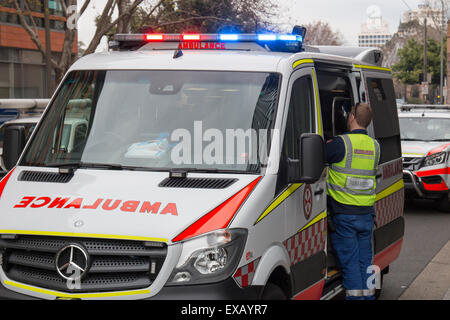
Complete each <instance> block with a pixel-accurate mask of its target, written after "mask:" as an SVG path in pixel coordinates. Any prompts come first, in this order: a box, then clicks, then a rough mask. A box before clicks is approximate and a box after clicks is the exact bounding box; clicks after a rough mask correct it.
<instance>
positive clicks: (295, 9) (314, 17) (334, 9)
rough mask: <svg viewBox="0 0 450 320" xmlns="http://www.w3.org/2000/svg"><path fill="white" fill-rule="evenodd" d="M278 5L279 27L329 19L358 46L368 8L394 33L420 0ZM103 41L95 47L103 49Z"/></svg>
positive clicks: (300, 0)
mask: <svg viewBox="0 0 450 320" xmlns="http://www.w3.org/2000/svg"><path fill="white" fill-rule="evenodd" d="M273 1H274V2H275V3H278V5H279V15H278V17H277V18H276V19H275V20H274V22H275V24H277V25H278V26H279V27H280V28H283V29H285V31H290V30H291V28H292V27H293V24H298V25H302V24H307V23H309V22H314V21H324V22H328V23H329V24H330V26H331V27H332V29H333V30H335V31H340V32H341V34H342V35H343V38H344V44H345V45H351V46H357V45H358V33H359V32H360V28H361V23H363V22H365V21H366V19H367V13H366V11H367V8H368V7H369V6H372V5H376V6H378V7H379V8H380V9H381V14H382V16H383V19H385V20H386V21H388V22H389V26H390V31H391V33H392V34H393V33H395V32H396V30H397V27H398V25H399V22H400V17H401V15H402V13H403V12H404V11H406V10H408V7H407V6H406V5H405V3H404V2H406V3H407V4H408V5H409V7H411V8H412V9H415V8H417V5H418V4H420V3H422V2H423V1H422V0H404V1H402V0H273ZM80 2H82V1H79V3H80ZM91 2H92V3H93V4H90V5H89V8H88V9H87V10H86V12H85V13H84V14H83V16H82V17H81V18H80V20H79V21H78V28H79V40H80V41H83V42H84V43H85V44H86V45H87V44H88V43H89V42H90V39H91V38H92V35H93V33H94V32H95V24H94V19H95V16H96V15H98V14H99V13H100V12H101V10H102V9H103V6H104V4H105V3H106V0H94V1H91ZM105 48H106V41H103V42H102V44H101V45H100V46H99V49H98V51H102V50H105Z"/></svg>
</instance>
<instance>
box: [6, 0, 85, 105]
mask: <svg viewBox="0 0 450 320" xmlns="http://www.w3.org/2000/svg"><path fill="white" fill-rule="evenodd" d="M19 3H20V4H21V5H24V4H23V1H19ZM29 4H30V5H31V8H30V9H31V12H27V11H26V10H25V8H23V10H24V12H25V14H26V17H25V18H26V19H27V21H28V22H29V23H30V24H31V19H30V15H31V16H32V17H33V18H34V19H33V20H34V21H35V23H36V26H37V29H38V34H39V39H40V41H41V43H42V46H43V47H44V48H45V29H44V26H45V24H44V9H43V1H29ZM49 11H50V42H51V50H52V57H53V58H54V59H56V60H58V56H59V55H60V54H61V52H62V48H63V43H64V38H65V29H66V18H65V15H64V14H63V11H62V8H61V5H60V2H59V0H54V1H52V0H50V1H49ZM76 43H77V40H76V39H75V45H74V46H73V54H74V55H75V54H77V45H76ZM53 87H54V84H53ZM45 91H46V76H45V59H44V58H43V56H42V54H41V53H40V52H39V51H38V48H37V46H36V44H35V43H34V42H33V41H32V40H31V37H30V36H29V34H28V33H27V32H26V30H25V29H24V28H23V27H22V25H21V24H20V20H19V16H18V14H17V11H16V8H15V6H14V4H13V2H12V1H9V2H6V1H0V98H43V97H45Z"/></svg>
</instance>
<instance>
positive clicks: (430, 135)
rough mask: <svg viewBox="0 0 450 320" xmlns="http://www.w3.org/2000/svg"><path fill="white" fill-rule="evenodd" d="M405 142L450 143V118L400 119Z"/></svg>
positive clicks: (401, 132)
mask: <svg viewBox="0 0 450 320" xmlns="http://www.w3.org/2000/svg"><path fill="white" fill-rule="evenodd" d="M399 121H400V134H401V139H402V140H403V141H450V132H449V130H448V128H450V119H448V118H413V117H411V118H406V117H403V118H399Z"/></svg>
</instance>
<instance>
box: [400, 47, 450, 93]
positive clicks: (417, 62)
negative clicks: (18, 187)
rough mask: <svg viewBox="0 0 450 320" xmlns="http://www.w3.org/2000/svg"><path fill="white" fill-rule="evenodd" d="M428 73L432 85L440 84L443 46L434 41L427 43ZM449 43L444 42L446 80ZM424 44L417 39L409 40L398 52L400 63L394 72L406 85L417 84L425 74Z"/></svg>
mask: <svg viewBox="0 0 450 320" xmlns="http://www.w3.org/2000/svg"><path fill="white" fill-rule="evenodd" d="M427 43H428V46H427V72H428V73H429V74H431V84H439V82H440V72H441V71H440V70H441V45H440V43H438V42H436V41H435V40H433V39H428V41H427ZM446 47H447V41H445V42H444V78H445V77H446V70H447V66H446V60H447V58H446V51H447V50H445V48H446ZM423 51H424V48H423V44H421V43H419V42H418V41H417V40H415V39H411V40H408V43H407V44H406V46H405V47H404V48H403V49H400V50H399V52H398V55H399V58H400V61H399V63H397V64H396V65H395V66H393V68H392V70H393V71H394V76H395V77H396V78H397V79H398V80H400V81H401V82H402V83H404V84H417V83H420V81H421V76H422V74H423V58H424V57H423Z"/></svg>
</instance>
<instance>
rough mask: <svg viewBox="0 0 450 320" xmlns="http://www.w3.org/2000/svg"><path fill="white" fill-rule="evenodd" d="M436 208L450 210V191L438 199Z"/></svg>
mask: <svg viewBox="0 0 450 320" xmlns="http://www.w3.org/2000/svg"><path fill="white" fill-rule="evenodd" d="M436 208H437V209H438V210H439V211H442V212H450V193H449V194H448V195H446V196H444V197H442V199H441V200H438V201H437V203H436Z"/></svg>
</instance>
